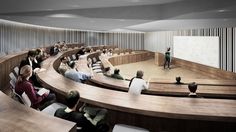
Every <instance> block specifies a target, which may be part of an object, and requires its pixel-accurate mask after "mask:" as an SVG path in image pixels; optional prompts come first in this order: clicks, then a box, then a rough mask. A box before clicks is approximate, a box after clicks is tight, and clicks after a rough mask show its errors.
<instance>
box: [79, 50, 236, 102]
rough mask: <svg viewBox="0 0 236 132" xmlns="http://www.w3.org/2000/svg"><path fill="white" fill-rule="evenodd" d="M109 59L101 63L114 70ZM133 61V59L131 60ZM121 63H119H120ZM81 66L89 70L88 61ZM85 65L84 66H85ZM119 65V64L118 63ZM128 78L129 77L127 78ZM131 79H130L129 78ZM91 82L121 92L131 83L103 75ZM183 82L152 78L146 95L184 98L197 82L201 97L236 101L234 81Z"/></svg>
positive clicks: (183, 80)
mask: <svg viewBox="0 0 236 132" xmlns="http://www.w3.org/2000/svg"><path fill="white" fill-rule="evenodd" d="M147 54H148V53H145V52H139V53H138V56H143V58H149V57H145V55H147ZM95 55H96V53H92V54H90V55H88V57H90V56H95ZM135 55H136V54H132V55H122V56H115V57H111V58H109V60H119V59H120V57H121V58H123V59H124V58H125V57H128V58H130V56H133V58H140V57H134V56H135ZM109 60H108V59H104V58H103V59H102V60H101V62H102V64H103V66H104V67H111V69H114V67H113V65H112V64H111V62H110V61H109ZM131 60H132V59H131ZM138 60H139V61H140V60H141V59H137V60H133V61H138ZM118 62H119V61H118ZM79 63H80V64H79V65H81V66H82V65H83V66H84V67H80V70H81V71H83V70H84V69H88V67H87V65H86V64H87V61H86V60H83V61H82V60H79ZM83 63H84V64H83ZM123 63H131V62H129V61H127V62H122V64H123ZM117 64H118V63H117ZM126 78H127V77H126ZM128 78H130V77H128ZM90 82H92V83H93V84H95V85H97V86H100V87H104V88H108V89H113V90H119V91H125V92H127V91H128V85H129V81H126V80H117V79H113V78H109V77H106V76H104V75H101V74H96V73H95V74H94V77H93V78H91V79H90ZM181 82H184V83H183V84H182V85H176V84H175V79H173V80H170V79H163V78H152V79H151V80H150V85H149V89H148V90H146V91H143V92H142V93H144V94H151V95H165V96H183V97H186V96H187V95H188V94H189V90H188V84H189V83H191V82H197V84H198V85H199V86H198V90H197V92H198V94H199V95H200V96H203V97H206V98H227V99H228V98H231V99H236V81H234V80H219V79H218V80H216V79H185V78H182V80H181Z"/></svg>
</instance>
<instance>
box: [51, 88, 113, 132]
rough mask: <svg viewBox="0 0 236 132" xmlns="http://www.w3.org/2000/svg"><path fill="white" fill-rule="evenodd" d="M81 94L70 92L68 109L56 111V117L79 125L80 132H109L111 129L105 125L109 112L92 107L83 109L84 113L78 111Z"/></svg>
mask: <svg viewBox="0 0 236 132" xmlns="http://www.w3.org/2000/svg"><path fill="white" fill-rule="evenodd" d="M79 99H80V94H79V92H78V91H76V90H74V91H70V92H69V93H68V94H67V97H66V102H67V107H66V108H59V109H58V110H56V112H55V114H54V116H56V117H59V118H62V119H65V120H69V121H72V122H75V123H77V127H80V128H81V129H78V131H82V132H96V131H97V132H107V131H108V130H109V127H108V126H107V125H106V124H105V123H104V118H105V116H106V113H107V110H106V109H100V108H92V107H87V106H85V107H82V108H80V109H81V110H82V111H81V112H79V111H76V108H77V105H78V104H79Z"/></svg>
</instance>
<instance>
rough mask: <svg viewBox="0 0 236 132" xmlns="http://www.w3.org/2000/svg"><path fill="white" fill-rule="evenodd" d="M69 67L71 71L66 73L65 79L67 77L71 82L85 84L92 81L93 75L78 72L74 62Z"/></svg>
mask: <svg viewBox="0 0 236 132" xmlns="http://www.w3.org/2000/svg"><path fill="white" fill-rule="evenodd" d="M69 66H70V68H71V69H68V70H67V71H66V72H65V77H67V78H69V79H71V80H74V81H76V82H82V83H83V82H85V81H86V80H88V79H90V78H91V76H92V74H90V73H84V72H81V71H77V70H76V64H75V62H73V61H72V62H70V64H69Z"/></svg>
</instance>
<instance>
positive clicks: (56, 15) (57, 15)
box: [47, 14, 77, 18]
mask: <svg viewBox="0 0 236 132" xmlns="http://www.w3.org/2000/svg"><path fill="white" fill-rule="evenodd" d="M47 17H58V18H76V17H77V16H76V15H73V14H52V15H48V16H47Z"/></svg>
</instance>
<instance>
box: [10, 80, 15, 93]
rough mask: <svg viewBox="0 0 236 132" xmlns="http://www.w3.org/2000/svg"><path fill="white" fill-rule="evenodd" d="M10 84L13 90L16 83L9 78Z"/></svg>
mask: <svg viewBox="0 0 236 132" xmlns="http://www.w3.org/2000/svg"><path fill="white" fill-rule="evenodd" d="M10 85H11V88H12V90H14V91H15V87H16V83H15V82H14V81H13V80H10Z"/></svg>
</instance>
